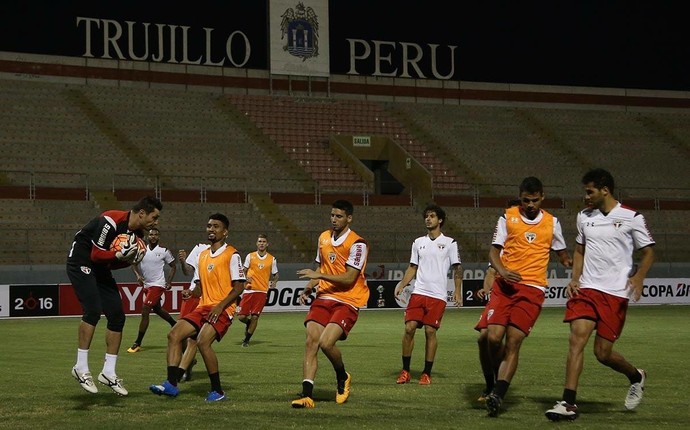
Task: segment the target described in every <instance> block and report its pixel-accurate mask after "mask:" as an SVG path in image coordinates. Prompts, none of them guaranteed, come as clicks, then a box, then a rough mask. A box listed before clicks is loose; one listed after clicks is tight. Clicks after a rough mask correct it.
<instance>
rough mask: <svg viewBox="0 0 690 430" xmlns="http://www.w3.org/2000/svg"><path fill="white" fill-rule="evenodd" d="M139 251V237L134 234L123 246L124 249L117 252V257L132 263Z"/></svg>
mask: <svg viewBox="0 0 690 430" xmlns="http://www.w3.org/2000/svg"><path fill="white" fill-rule="evenodd" d="M138 253H139V247H138V246H137V238H136V236H134V235H133V234H132V235H130V236H129V241H128V242H127V243H126V244H125V245H123V246H122V249H121V250H120V251H117V252H116V253H115V257H116V258H117V259H118V260H120V261H123V262H126V263H132V262H133V261H134V259H135V258H136V257H137V254H138Z"/></svg>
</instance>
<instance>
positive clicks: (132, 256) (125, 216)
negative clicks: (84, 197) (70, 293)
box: [67, 197, 163, 396]
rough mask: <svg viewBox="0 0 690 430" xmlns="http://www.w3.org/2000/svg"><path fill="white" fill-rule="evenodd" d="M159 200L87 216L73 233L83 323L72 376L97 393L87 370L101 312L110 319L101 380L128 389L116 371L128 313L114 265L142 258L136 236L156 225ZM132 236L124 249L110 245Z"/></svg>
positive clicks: (72, 274)
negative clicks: (124, 306) (118, 239)
mask: <svg viewBox="0 0 690 430" xmlns="http://www.w3.org/2000/svg"><path fill="white" fill-rule="evenodd" d="M162 209H163V205H162V204H161V201H160V200H159V199H157V198H155V197H144V198H142V199H141V200H139V201H138V202H137V203H136V204H135V205H134V206H133V207H132V209H131V210H129V211H118V210H110V211H106V212H103V213H102V214H101V215H100V216H98V217H96V218H94V219H92V220H91V221H89V222H88V223H87V224H86V225H85V226H84V227H82V228H81V230H79V231H78V232H77V234H75V236H74V242H72V246H71V248H70V251H69V256H68V257H67V276H69V279H70V281H71V283H72V287H73V288H74V292H75V294H76V296H77V299H79V303H80V304H81V307H82V317H81V322H80V324H79V343H78V347H77V348H78V349H77V363H76V364H75V365H74V367H73V368H72V376H73V377H74V378H75V379H76V380H77V382H79V384H80V385H81V387H82V388H83V389H84V390H86V391H88V392H89V393H97V392H98V387H96V385H95V384H94V381H93V377H92V376H91V372H90V371H89V362H88V358H89V347H90V346H91V341H92V339H93V334H94V332H95V330H96V325H97V324H98V320H99V319H100V318H101V314H105V317H106V319H107V321H108V324H107V328H106V332H105V343H106V354H105V363H104V364H103V370H102V371H101V373H100V374H99V375H98V382H100V383H101V384H103V385H106V386H108V387H109V388H110V389H112V390H113V391H114V392H115V393H117V394H118V395H120V396H126V395H127V394H128V392H127V390H126V389H125V387H124V386H123V385H122V379H120V378H118V376H117V374H116V372H115V365H116V363H117V354H118V352H119V349H120V343H121V341H122V329H123V327H124V325H125V313H124V311H123V310H122V299H121V297H120V291H119V289H118V286H117V284H116V283H115V279H114V278H113V275H112V272H111V271H112V270H114V269H122V268H124V267H129V266H130V265H131V264H134V263H136V262H138V261H140V260H141V258H142V257H143V252H145V248H144V250H140V249H139V247H138V246H137V242H138V238H141V237H143V236H144V234H145V233H146V232H147V231H148V230H149V229H150V228H152V227H155V226H156V225H158V218H159V217H160V211H161V210H162ZM122 234H125V235H129V240H128V241H127V242H126V243H125V244H124V245H123V246H121V247H120V250H111V243H112V242H113V240H114V239H115V238H116V237H118V236H119V235H122Z"/></svg>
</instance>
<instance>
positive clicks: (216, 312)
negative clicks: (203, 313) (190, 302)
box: [208, 306, 225, 324]
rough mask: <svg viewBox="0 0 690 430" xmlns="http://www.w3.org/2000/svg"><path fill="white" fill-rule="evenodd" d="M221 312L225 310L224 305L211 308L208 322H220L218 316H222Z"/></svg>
mask: <svg viewBox="0 0 690 430" xmlns="http://www.w3.org/2000/svg"><path fill="white" fill-rule="evenodd" d="M221 312H225V311H224V310H223V308H222V307H220V306H214V307H213V309H211V312H209V314H208V322H210V323H212V324H215V323H216V322H218V318H220V313H221Z"/></svg>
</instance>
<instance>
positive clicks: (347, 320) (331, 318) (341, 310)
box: [304, 298, 359, 340]
mask: <svg viewBox="0 0 690 430" xmlns="http://www.w3.org/2000/svg"><path fill="white" fill-rule="evenodd" d="M358 317H359V311H358V310H357V309H355V308H353V307H352V306H350V305H348V304H346V303H343V302H338V301H336V300H327V299H319V298H317V299H315V300H314V301H313V302H312V304H311V306H310V307H309V312H308V313H307V317H306V318H305V319H304V325H305V326H306V325H307V323H308V322H309V321H314V322H316V323H318V324H320V325H322V326H324V327H326V326H327V325H328V324H329V323H333V324H338V325H339V326H340V328H342V329H343V334H342V336H340V340H345V339H347V336H348V334H350V330H352V327H354V326H355V323H356V322H357V318H358Z"/></svg>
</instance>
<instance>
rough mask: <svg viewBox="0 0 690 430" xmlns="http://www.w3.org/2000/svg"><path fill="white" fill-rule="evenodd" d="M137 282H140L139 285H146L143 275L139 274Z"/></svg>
mask: <svg viewBox="0 0 690 430" xmlns="http://www.w3.org/2000/svg"><path fill="white" fill-rule="evenodd" d="M137 282H138V283H139V285H141V286H142V287H143V286H144V277H143V276H137Z"/></svg>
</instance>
